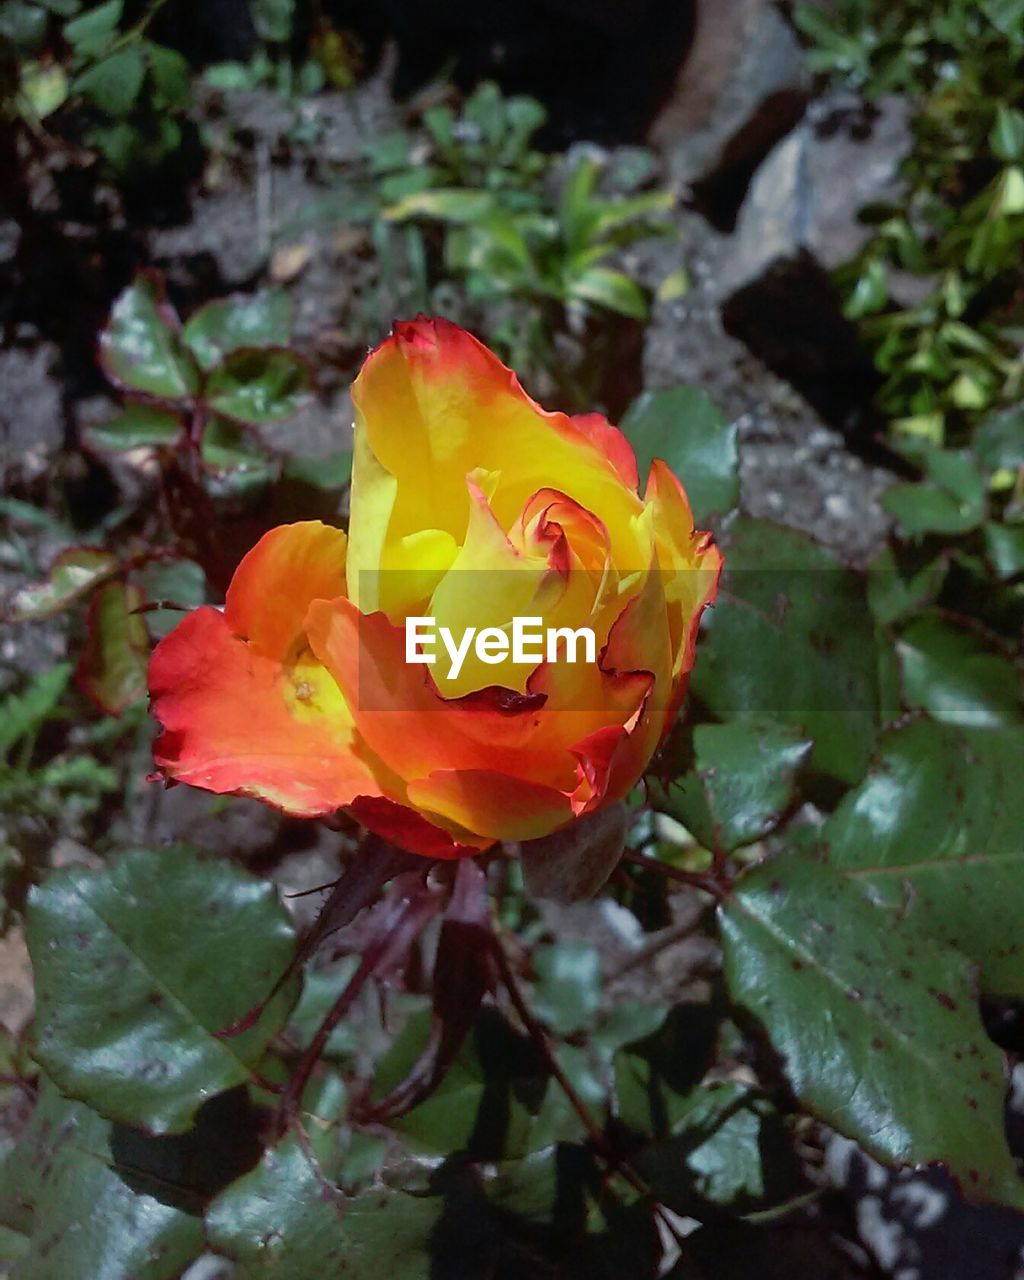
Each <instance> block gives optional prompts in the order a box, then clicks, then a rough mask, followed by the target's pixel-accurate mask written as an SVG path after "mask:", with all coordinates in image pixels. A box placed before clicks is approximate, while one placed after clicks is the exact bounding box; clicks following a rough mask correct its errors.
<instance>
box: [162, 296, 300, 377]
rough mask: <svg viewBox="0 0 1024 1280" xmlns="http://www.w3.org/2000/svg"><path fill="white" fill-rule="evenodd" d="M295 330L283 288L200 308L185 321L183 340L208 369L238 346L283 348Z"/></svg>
mask: <svg viewBox="0 0 1024 1280" xmlns="http://www.w3.org/2000/svg"><path fill="white" fill-rule="evenodd" d="M291 327H292V304H291V299H290V298H289V297H288V294H287V293H285V291H284V290H283V289H266V290H264V291H263V292H262V293H253V294H236V295H234V296H233V297H230V298H219V299H217V301H215V302H208V303H207V304H206V306H205V307H200V309H199V310H198V311H196V312H195V313H194V314H193V315H192V316H190V317H189V319H188V320H187V321H186V322H185V327H184V328H183V329H182V331H181V336H182V339H183V340H184V341H185V343H186V344H187V345H188V347H189V348H190V349H191V351H192V354H193V355H194V356H195V358H196V360H197V361H198V362H199V367H200V368H201V369H204V370H209V369H212V368H213V367H214V365H217V364H219V363H220V361H221V360H222V359H223V357H224V356H225V355H226V354H227V353H228V352H229V351H235V350H237V349H238V348H239V347H283V346H285V345H286V343H287V342H288V338H289V336H290V334H291Z"/></svg>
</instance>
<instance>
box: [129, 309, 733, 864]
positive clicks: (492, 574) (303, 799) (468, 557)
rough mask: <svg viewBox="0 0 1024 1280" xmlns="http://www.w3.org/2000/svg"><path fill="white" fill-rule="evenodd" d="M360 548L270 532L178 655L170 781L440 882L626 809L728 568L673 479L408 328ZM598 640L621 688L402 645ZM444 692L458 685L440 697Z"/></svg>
mask: <svg viewBox="0 0 1024 1280" xmlns="http://www.w3.org/2000/svg"><path fill="white" fill-rule="evenodd" d="M353 400H354V403H355V407H356V423H355V455H354V463H353V475H352V494H351V519H350V525H349V532H348V536H347V537H346V535H345V533H344V532H343V531H342V530H340V529H337V528H333V527H330V526H328V525H325V524H322V523H320V522H317V521H305V522H300V523H297V524H290V525H283V526H280V527H278V528H276V529H272V530H271V531H270V532H269V533H267V534H266V535H265V536H264V537H263V538H262V540H261V541H260V542H259V543H258V544H257V545H256V546H255V547H254V548H253V549H252V551H250V552H249V554H248V555H247V556H246V557H245V558H244V559H243V561H242V562H241V564H240V565H239V567H238V569H237V571H236V573H235V575H234V578H233V580H232V582H231V585H230V587H229V588H228V591H227V599H226V604H225V607H224V610H223V611H220V610H218V609H216V608H213V607H211V606H204V607H202V608H199V609H197V610H195V611H194V612H192V613H191V614H189V615H188V616H187V617H186V618H185V619H183V621H182V622H181V623H180V624H179V625H178V626H177V627H176V628H175V629H174V630H173V631H172V632H171V633H170V634H169V635H168V636H166V637H165V638H164V639H163V640H162V641H161V643H160V644H159V645H158V646H157V649H156V651H155V652H154V655H153V659H152V663H151V666H150V690H151V694H152V709H153V713H154V715H155V716H156V718H157V720H158V721H159V722H160V724H161V725H162V727H163V733H162V735H161V736H160V738H159V739H158V741H157V743H156V746H155V756H156V760H157V763H158V765H159V767H160V769H161V770H162V772H163V774H164V776H165V777H166V778H167V779H168V780H171V781H175V782H185V783H190V784H191V785H193V786H198V787H203V788H206V789H207V790H209V791H213V792H218V793H235V794H242V795H249V796H255V797H258V798H259V799H261V800H265V801H268V802H270V803H271V804H274V805H276V806H278V807H279V808H281V809H283V810H285V811H287V812H289V813H293V814H297V815H301V816H307V817H313V816H322V815H326V814H329V813H332V812H334V811H336V810H338V809H343V808H344V809H347V810H349V811H350V812H351V813H352V814H353V815H354V816H355V817H356V818H357V819H358V820H359V821H360V822H361V823H363V824H364V825H365V826H366V827H368V828H369V829H370V830H372V831H374V832H376V833H378V834H379V835H381V836H383V837H385V838H387V839H388V840H390V841H392V842H393V843H395V844H397V845H398V846H399V847H401V848H403V849H407V850H410V851H412V852H416V853H420V854H425V855H428V856H430V857H434V858H438V857H442V858H449V857H458V856H461V855H465V854H473V853H476V852H477V851H479V850H482V849H486V848H488V847H489V846H490V845H492V844H494V843H495V842H496V841H501V840H528V839H534V838H537V837H540V836H546V835H548V834H549V833H551V832H553V831H555V830H557V829H559V828H561V827H564V826H566V825H567V824H568V823H570V822H572V821H573V820H574V819H576V818H579V817H581V816H584V815H588V814H591V813H594V812H596V811H598V810H601V809H602V808H604V807H606V806H608V805H610V804H612V803H613V802H615V801H617V800H619V799H621V798H622V797H623V796H624V795H625V794H626V792H627V791H629V789H630V788H631V787H632V786H633V784H634V783H635V782H636V780H637V778H638V777H639V776H640V774H641V772H642V771H643V770H644V768H645V767H646V765H647V763H648V762H649V760H650V758H651V756H652V754H653V752H654V750H655V748H656V747H657V745H658V743H659V741H660V740H661V739H662V737H663V735H664V733H665V731H666V728H667V727H668V725H669V724H670V723H671V721H672V720H673V718H674V715H675V712H676V710H677V709H678V706H679V702H680V699H681V697H682V695H683V692H684V690H685V686H686V680H687V676H688V673H689V671H690V669H691V667H692V665H693V659H694V646H695V642H696V633H697V626H698V623H699V620H700V616H701V613H702V612H703V610H704V608H705V607H706V606H707V605H708V604H709V603H710V602H711V601H712V600H713V598H714V595H715V590H716V586H717V581H718V575H719V571H720V568H721V556H720V554H719V552H718V551H717V549H716V548H715V546H714V544H713V543H712V540H711V536H710V534H707V533H700V532H698V531H697V530H695V528H694V521H693V516H692V514H691V511H690V507H689V504H688V502H687V497H686V493H685V491H684V489H683V487H682V485H681V484H680V482H679V480H678V479H677V478H676V477H675V476H674V475H673V473H672V471H671V470H670V469H669V467H668V466H667V465H666V464H665V463H664V462H662V461H660V460H658V459H655V460H654V462H653V463H652V465H651V468H650V474H649V476H648V478H647V484H646V489H645V493H644V496H643V497H641V496H640V493H639V487H638V473H637V465H636V459H635V456H634V453H633V449H632V447H631V446H630V444H629V443H628V441H627V440H626V438H625V437H624V436H623V435H622V434H621V433H620V432H619V431H618V430H617V429H616V428H615V427H613V426H612V425H611V424H610V423H608V422H607V421H606V420H605V419H604V418H603V417H602V416H601V415H599V414H589V415H585V416H582V417H569V416H567V415H565V414H563V413H553V412H547V411H545V410H543V409H541V408H540V407H539V406H538V405H537V404H536V403H535V402H534V401H533V400H531V399H530V397H529V396H528V395H527V394H526V392H525V391H524V390H523V389H522V387H521V386H520V384H519V382H518V381H517V379H516V377H515V375H514V374H513V373H512V372H511V371H510V370H509V369H507V368H506V367H505V366H504V365H502V364H501V362H500V361H499V360H498V359H497V358H496V357H495V356H494V355H493V354H492V353H491V352H490V351H488V350H487V349H486V348H485V347H484V346H482V345H481V344H480V343H479V342H478V341H477V340H476V339H475V338H473V337H472V336H471V335H470V334H468V333H466V332H465V331H464V330H462V329H460V328H458V327H457V326H455V325H453V324H451V323H450V322H448V321H445V320H439V319H433V320H429V319H423V318H420V319H418V320H414V321H411V322H407V323H400V324H398V325H396V327H395V331H394V334H393V335H392V336H391V337H390V338H388V339H387V340H386V341H385V342H384V343H383V344H382V345H381V346H380V347H378V348H377V349H376V350H375V351H374V352H372V353H371V354H370V356H369V357H368V359H367V361H366V363H365V365H364V366H363V369H362V371H361V373H360V375H359V377H358V379H357V381H356V383H355V386H354V388H353ZM424 614H426V615H430V616H434V617H436V618H437V620H438V622H439V623H440V624H443V625H448V626H450V627H452V628H453V629H463V628H465V627H466V626H467V625H473V626H477V627H482V626H490V627H497V628H499V629H500V628H507V627H508V626H509V625H510V624H511V621H512V618H513V617H514V616H517V615H530V616H537V617H540V618H543V620H544V622H545V623H546V624H547V625H549V626H568V627H572V628H577V627H580V626H582V625H586V626H588V627H590V628H592V629H593V630H594V632H595V635H596V638H597V644H598V649H599V659H598V661H597V663H595V664H592V665H589V664H576V665H570V664H569V663H568V662H566V661H561V660H560V661H556V662H551V663H548V662H542V663H540V664H538V665H537V666H536V667H535V668H533V669H528V668H524V667H523V665H522V664H519V665H518V666H515V665H513V664H512V662H511V660H508V661H505V662H502V663H501V664H499V665H497V666H493V665H484V664H483V663H482V662H480V661H479V660H475V659H470V660H468V661H467V662H466V663H465V665H464V666H463V667H462V670H461V671H460V673H459V675H458V677H457V678H456V679H447V680H446V679H443V678H441V677H440V676H438V677H437V678H435V676H434V674H433V672H432V670H431V669H430V668H428V667H426V666H423V665H420V664H410V663H408V662H406V660H405V636H404V630H403V624H404V620H405V619H406V618H407V617H409V616H419V615H424ZM439 670H440V668H438V671H439Z"/></svg>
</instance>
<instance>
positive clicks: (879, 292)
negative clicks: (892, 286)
mask: <svg viewBox="0 0 1024 1280" xmlns="http://www.w3.org/2000/svg"><path fill="white" fill-rule="evenodd" d="M888 301H889V277H888V275H887V274H886V270H885V266H884V264H883V263H881V262H879V261H878V260H877V259H875V260H873V261H871V262H869V263H868V264H867V267H866V268H865V270H864V273H863V275H861V276H860V277H859V278H858V280H857V283H856V285H855V286H854V288H853V292H852V293H851V294H850V296H849V298H848V299H847V302H846V305H845V307H844V308H843V314H844V315H845V316H846V317H847V319H849V320H860V319H861V318H862V317H863V316H868V315H874V314H875V312H878V311H881V310H882V308H883V307H884V306H885V304H886V303H887V302H888Z"/></svg>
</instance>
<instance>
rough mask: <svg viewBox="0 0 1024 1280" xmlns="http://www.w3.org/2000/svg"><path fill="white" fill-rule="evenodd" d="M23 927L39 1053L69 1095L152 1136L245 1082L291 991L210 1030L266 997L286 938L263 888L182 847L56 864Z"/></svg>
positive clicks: (289, 941)
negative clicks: (93, 868)
mask: <svg viewBox="0 0 1024 1280" xmlns="http://www.w3.org/2000/svg"><path fill="white" fill-rule="evenodd" d="M26 937H27V940H28V946H29V952H30V954H31V957H32V966H33V969H34V972H35V979H36V999H37V1009H38V1020H39V1028H40V1030H39V1034H38V1041H37V1047H36V1055H37V1057H38V1059H39V1061H40V1063H41V1064H42V1065H43V1067H44V1069H45V1070H46V1071H47V1073H48V1074H49V1075H51V1076H52V1077H53V1079H54V1080H55V1081H56V1082H57V1084H58V1085H59V1086H60V1088H61V1089H62V1090H63V1091H64V1092H65V1093H67V1094H69V1095H70V1096H72V1097H76V1098H80V1099H81V1100H83V1101H84V1102H87V1103H88V1104H89V1105H90V1106H93V1107H94V1108H95V1109H96V1110H97V1111H99V1112H100V1113H101V1114H103V1115H107V1116H109V1117H110V1118H112V1119H115V1120H121V1121H123V1122H125V1123H126V1124H135V1125H141V1126H144V1127H145V1128H147V1129H149V1130H150V1131H151V1132H154V1133H173V1132H181V1131H182V1130H183V1129H186V1128H187V1127H188V1125H189V1124H190V1123H191V1121H192V1118H193V1116H194V1115H195V1113H196V1111H197V1109H198V1108H199V1106H200V1105H201V1104H202V1103H203V1101H204V1100H205V1099H207V1098H209V1097H211V1096H212V1095H213V1094H215V1093H220V1092H222V1091H223V1090H225V1089H229V1088H231V1087H232V1086H233V1085H237V1084H243V1083H245V1082H247V1081H249V1080H250V1079H251V1078H252V1072H253V1068H254V1067H255V1066H256V1064H257V1063H258V1062H259V1061H260V1058H261V1056H262V1054H263V1050H264V1048H265V1046H266V1044H267V1042H268V1041H269V1039H270V1038H271V1037H272V1036H273V1035H275V1034H276V1033H277V1031H279V1030H280V1028H281V1027H282V1026H283V1024H284V1021H285V1018H286V1016H287V1013H288V1009H289V1007H290V1005H291V1003H292V1002H293V1000H294V997H295V988H294V986H292V987H290V988H289V990H287V991H285V992H283V993H282V994H281V995H280V996H278V997H277V998H276V999H275V1000H274V1001H273V1002H272V1003H271V1005H270V1007H269V1009H268V1010H267V1012H266V1013H265V1014H264V1015H263V1017H262V1018H261V1019H260V1021H259V1022H258V1023H257V1024H256V1026H254V1027H253V1028H251V1029H250V1030H248V1031H246V1032H244V1033H243V1034H241V1035H238V1036H231V1037H219V1036H218V1035H217V1033H218V1032H219V1031H221V1030H223V1029H224V1028H226V1027H227V1026H229V1025H230V1024H231V1023H232V1022H233V1021H235V1020H236V1019H237V1018H239V1017H241V1016H242V1015H243V1014H244V1013H246V1012H247V1011H248V1010H249V1009H250V1008H251V1007H252V1006H253V1005H255V1004H256V1002H257V1001H259V1000H260V999H262V998H263V997H265V996H266V994H267V992H268V991H269V989H270V987H271V986H272V985H273V983H274V980H275V979H276V978H277V977H278V975H279V974H280V973H281V972H283V970H284V968H285V966H286V965H287V963H288V961H289V960H290V959H291V953H292V946H293V943H294V936H293V933H292V928H291V925H290V923H289V920H288V917H287V915H286V913H285V911H284V910H283V908H282V907H281V905H280V903H279V901H278V899H277V894H276V892H275V890H274V888H273V886H272V885H270V884H269V883H267V882H265V881H259V880H256V879H254V878H253V877H252V876H250V875H248V874H247V873H246V872H244V871H242V870H240V869H239V868H238V867H235V866H232V865H231V864H230V863H227V862H224V861H209V860H203V859H201V858H199V857H197V856H196V854H194V853H192V852H190V851H188V850H186V849H184V848H180V847H179V848H169V849H162V850H160V851H158V852H157V851H151V850H145V849H135V850H131V851H129V852H128V853H125V854H123V855H122V856H121V857H120V858H118V860H117V861H116V862H114V863H113V864H112V865H110V866H109V867H107V868H105V869H104V870H103V871H98V872H90V871H85V870H83V869H82V868H80V867H69V868H67V869H65V870H62V871H58V872H55V873H53V874H52V875H50V876H49V878H48V879H47V880H46V881H45V882H44V883H43V884H42V885H40V886H37V887H35V888H33V889H32V891H31V894H30V897H29V907H28V913H27V918H26Z"/></svg>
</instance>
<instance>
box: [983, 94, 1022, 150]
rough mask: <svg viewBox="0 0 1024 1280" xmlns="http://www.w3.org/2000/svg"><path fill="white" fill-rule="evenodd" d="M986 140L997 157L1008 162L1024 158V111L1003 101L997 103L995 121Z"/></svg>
mask: <svg viewBox="0 0 1024 1280" xmlns="http://www.w3.org/2000/svg"><path fill="white" fill-rule="evenodd" d="M988 141H989V146H990V147H991V148H992V150H993V151H994V152H995V153H996V155H997V156H998V157H999V159H1000V160H1005V161H1006V162H1007V163H1008V164H1009V163H1012V162H1013V161H1014V160H1020V159H1021V158H1024V113H1022V112H1020V111H1018V110H1017V109H1016V108H1015V107H1008V106H1006V105H1005V103H1002V102H1000V103H998V104H997V105H996V122H995V124H994V125H993V126H992V132H991V134H989V140H988Z"/></svg>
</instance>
